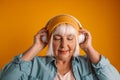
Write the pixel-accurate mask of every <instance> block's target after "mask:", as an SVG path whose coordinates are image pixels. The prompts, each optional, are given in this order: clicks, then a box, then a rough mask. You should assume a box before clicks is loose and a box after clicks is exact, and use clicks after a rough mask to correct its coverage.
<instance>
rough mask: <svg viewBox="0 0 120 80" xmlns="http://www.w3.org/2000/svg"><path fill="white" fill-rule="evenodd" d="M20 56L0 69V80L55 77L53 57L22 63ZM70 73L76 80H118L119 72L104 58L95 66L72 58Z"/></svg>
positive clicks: (46, 79) (51, 78)
mask: <svg viewBox="0 0 120 80" xmlns="http://www.w3.org/2000/svg"><path fill="white" fill-rule="evenodd" d="M21 56H22V54H21V55H19V56H17V57H15V58H14V60H13V61H12V62H10V63H9V64H7V65H6V66H5V67H4V68H3V69H2V71H1V72H0V80H54V78H55V77H56V73H57V68H56V64H55V63H56V60H55V58H54V57H52V56H44V57H38V56H36V57H34V59H33V60H32V61H22V60H21ZM72 71H73V74H74V77H75V79H76V80H120V75H119V72H118V71H117V70H116V69H115V68H114V67H113V66H112V65H111V64H110V62H109V61H108V59H106V58H105V57H104V56H101V59H100V61H99V62H98V64H96V65H95V64H93V63H91V62H90V60H89V58H88V57H87V56H86V57H85V56H77V57H74V58H73V60H72Z"/></svg>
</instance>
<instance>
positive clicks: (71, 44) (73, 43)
mask: <svg viewBox="0 0 120 80" xmlns="http://www.w3.org/2000/svg"><path fill="white" fill-rule="evenodd" d="M69 47H70V50H71V51H72V52H73V51H74V50H75V47H76V43H75V42H74V41H73V42H71V43H70V44H69Z"/></svg>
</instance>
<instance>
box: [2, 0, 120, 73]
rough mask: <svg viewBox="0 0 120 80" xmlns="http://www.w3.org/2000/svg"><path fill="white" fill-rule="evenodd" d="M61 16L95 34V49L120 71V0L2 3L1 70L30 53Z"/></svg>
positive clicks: (19, 0)
mask: <svg viewBox="0 0 120 80" xmlns="http://www.w3.org/2000/svg"><path fill="white" fill-rule="evenodd" d="M57 14H71V15H73V16H75V17H76V18H78V20H79V21H80V22H81V23H82V25H83V27H84V28H86V29H88V30H89V31H90V32H91V34H92V37H93V46H94V47H95V48H96V49H97V50H98V51H99V52H100V53H101V54H103V55H104V56H106V57H107V58H109V60H110V61H111V63H112V64H113V65H114V66H115V67H116V68H117V69H118V70H119V71H120V64H119V59H120V52H119V50H120V47H119V45H120V42H119V41H120V28H119V27H120V1H119V0H41V1H40V0H0V69H1V68H2V67H3V66H4V65H5V64H7V63H8V62H10V61H11V60H12V59H13V57H14V56H16V55H18V54H19V53H22V52H24V51H25V50H26V49H28V48H29V47H30V46H31V45H32V42H33V36H34V35H35V34H36V33H37V32H38V31H39V30H40V29H41V28H42V27H44V26H45V24H46V23H47V21H48V20H49V19H50V18H51V17H53V16H55V15H57ZM45 51H46V50H45V49H44V50H43V51H42V52H41V53H40V54H39V55H45ZM81 52H82V53H83V51H81Z"/></svg>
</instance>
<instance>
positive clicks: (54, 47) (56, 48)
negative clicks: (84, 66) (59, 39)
mask: <svg viewBox="0 0 120 80" xmlns="http://www.w3.org/2000/svg"><path fill="white" fill-rule="evenodd" d="M58 47H59V43H56V42H53V52H54V53H55V52H56V51H57V50H58Z"/></svg>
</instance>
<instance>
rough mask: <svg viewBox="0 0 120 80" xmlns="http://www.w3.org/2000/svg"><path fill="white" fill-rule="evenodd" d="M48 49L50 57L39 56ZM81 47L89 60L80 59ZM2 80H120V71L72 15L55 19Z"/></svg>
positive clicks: (10, 65)
mask: <svg viewBox="0 0 120 80" xmlns="http://www.w3.org/2000/svg"><path fill="white" fill-rule="evenodd" d="M46 45H48V52H47V56H44V57H41V56H39V57H38V56H36V55H37V54H38V52H39V51H41V50H42V49H43V48H45V47H46ZM79 47H81V48H82V49H83V50H84V51H85V52H86V54H87V55H86V56H80V55H79ZM0 80H120V76H119V73H118V71H117V70H116V69H115V68H114V67H113V66H112V65H111V64H110V63H109V61H108V59H106V58H105V57H104V56H103V55H101V54H100V53H99V52H97V51H96V50H95V49H94V48H93V46H92V41H91V35H90V33H89V32H88V31H87V30H85V29H83V28H82V26H81V24H80V23H79V21H78V20H77V19H76V18H74V17H72V16H70V15H58V16H55V17H53V18H52V19H51V20H50V21H49V22H48V23H47V25H46V26H45V27H44V28H43V29H41V30H40V31H39V32H38V33H37V34H36V35H35V38H34V43H33V45H32V47H30V48H29V49H28V50H27V51H25V52H24V53H23V54H20V55H19V56H17V57H15V59H14V60H13V61H12V62H10V63H9V64H8V65H6V66H5V67H4V69H3V70H2V71H1V74H0Z"/></svg>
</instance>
